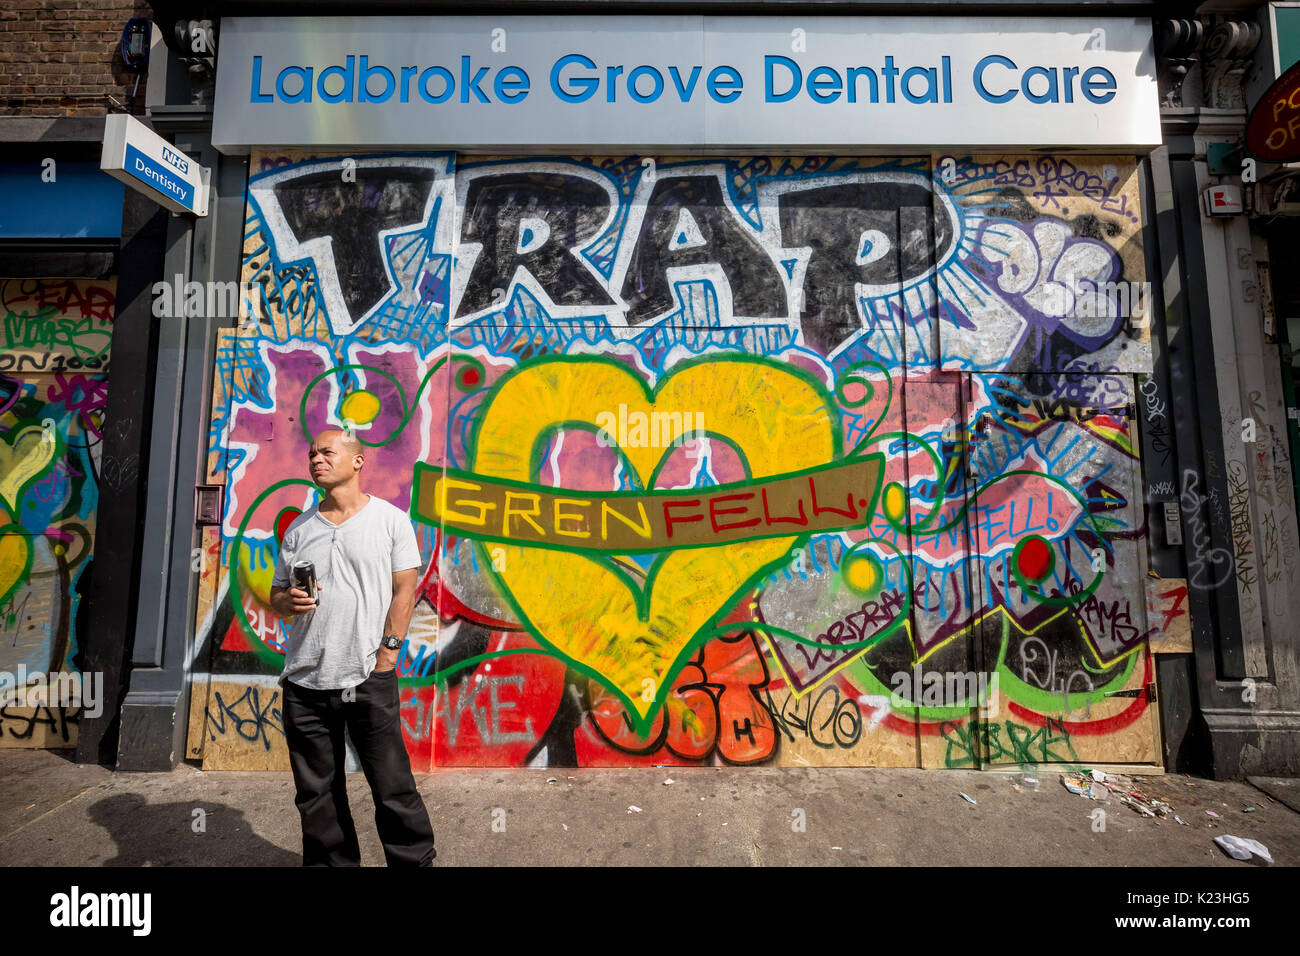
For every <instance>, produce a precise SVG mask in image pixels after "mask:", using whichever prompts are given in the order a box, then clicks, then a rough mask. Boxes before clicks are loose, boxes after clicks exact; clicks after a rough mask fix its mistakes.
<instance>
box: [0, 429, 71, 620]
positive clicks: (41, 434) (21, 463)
mask: <svg viewBox="0 0 1300 956" xmlns="http://www.w3.org/2000/svg"><path fill="white" fill-rule="evenodd" d="M61 447H62V445H61V443H60V441H59V439H58V435H57V434H55V433H52V432H51V433H47V432H46V430H45V429H44V428H41V427H39V426H32V427H30V428H24V429H22V430H21V431H19V432H18V433H17V434H16V435H14V437H13V440H12V441H10V440H9V439H5V440H4V441H0V520H3V519H7V523H6V524H5V526H4V527H3V528H0V605H2V604H5V603H7V602H8V600H9V599H10V598H11V597H13V595H14V593H15V592H16V591H17V590H18V588H20V587H21V586H22V584H23V582H24V581H26V580H27V573H28V571H30V570H31V566H32V548H31V541H30V540H29V538H30V535H29V533H28V532H27V530H26V529H25V528H24V527H23V526H22V525H21V524H19V523H18V522H17V517H18V514H17V512H18V507H19V503H20V502H21V501H22V497H23V492H24V491H26V490H27V488H28V487H29V486H30V485H31V484H32V483H33V482H35V481H36V480H37V479H39V478H40V477H41V476H42V475H44V474H45V473H46V472H47V471H49V469H50V467H51V466H52V465H53V464H54V459H55V457H56V456H57V455H58V454H59V451H60V449H61Z"/></svg>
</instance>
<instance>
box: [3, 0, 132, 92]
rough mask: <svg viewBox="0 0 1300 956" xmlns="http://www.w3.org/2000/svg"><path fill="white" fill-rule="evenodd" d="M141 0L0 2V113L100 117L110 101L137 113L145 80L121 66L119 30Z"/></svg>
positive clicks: (4, 0)
mask: <svg viewBox="0 0 1300 956" xmlns="http://www.w3.org/2000/svg"><path fill="white" fill-rule="evenodd" d="M150 14H151V10H150V6H149V4H148V3H146V2H144V0H0V115H7V116H102V115H104V114H105V113H106V112H108V109H109V105H110V103H109V99H108V97H109V96H112V97H113V98H114V99H116V100H117V101H118V102H119V103H121V104H122V105H123V106H134V109H133V110H132V111H133V112H137V113H143V112H144V88H145V81H146V80H145V77H144V75H141V79H140V86H139V90H138V91H137V94H136V96H135V100H134V103H133V104H132V102H131V89H132V86H133V85H134V83H135V78H136V74H134V73H132V72H131V71H130V70H128V69H127V68H126V66H125V65H124V64H123V63H122V54H121V52H120V50H119V46H120V44H121V38H122V28H123V27H124V26H126V21H127V20H129V19H130V18H131V17H148V16H150Z"/></svg>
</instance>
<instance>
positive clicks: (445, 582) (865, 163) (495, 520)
mask: <svg viewBox="0 0 1300 956" xmlns="http://www.w3.org/2000/svg"><path fill="white" fill-rule="evenodd" d="M500 20H501V23H499V24H498V23H497V22H496V21H493V23H488V22H487V21H482V22H480V21H476V20H474V19H472V18H455V19H452V20H444V21H434V20H432V19H416V18H411V19H405V20H403V19H384V18H376V19H375V20H372V21H367V26H366V28H365V31H361V29H360V28H359V27H358V28H357V29H341V28H340V26H339V23H338V21H324V20H312V19H302V20H277V21H266V20H262V21H252V20H239V19H235V20H227V21H226V22H225V24H224V25H223V46H222V54H221V55H222V60H221V65H220V69H219V71H218V98H217V112H216V121H215V122H216V126H215V132H214V141H215V142H216V143H217V144H218V145H219V146H220V147H221V148H223V149H226V150H229V151H231V152H247V153H248V154H249V157H250V159H249V175H248V182H247V196H246V204H245V211H246V227H245V230H244V241H243V248H242V261H241V262H240V264H239V277H240V279H241V281H243V282H244V283H246V286H245V290H246V291H245V302H244V309H243V312H244V316H243V319H242V320H241V322H240V324H239V326H238V327H233V328H229V329H226V330H223V332H222V333H221V336H220V338H219V341H218V348H217V360H216V362H215V365H214V367H213V369H212V377H211V396H212V399H211V416H210V421H209V423H208V425H209V428H208V435H209V444H208V448H207V452H208V454H207V475H206V480H207V482H209V483H211V484H219V485H223V486H224V498H223V501H224V514H223V515H222V520H221V523H220V524H219V525H213V526H211V527H209V528H207V529H206V531H205V534H206V537H205V540H204V547H203V548H202V551H201V556H200V564H201V569H200V574H201V581H202V591H201V599H200V606H199V611H198V615H197V619H196V621H195V624H194V648H193V655H192V661H193V665H192V666H193V673H192V677H193V683H192V690H191V707H190V726H189V735H188V745H187V756H189V757H191V758H195V759H201V760H202V761H203V766H204V767H205V768H210V769H232V768H243V769H287V766H288V762H287V753H286V749H285V742H284V735H283V728H282V724H281V720H280V695H281V689H280V687H279V686H278V684H277V678H278V676H279V673H280V671H281V668H282V665H283V655H284V648H285V642H286V640H287V630H286V622H281V621H280V620H278V619H277V618H276V617H275V615H274V614H273V613H272V611H271V609H270V607H269V604H268V596H269V589H270V584H271V575H272V572H273V569H274V565H275V560H276V555H277V553H278V540H279V537H280V536H281V535H282V534H283V531H284V529H285V527H286V526H287V524H288V523H289V522H290V521H291V520H292V519H293V517H295V516H296V515H297V514H299V513H301V512H302V511H304V510H306V509H308V508H310V507H311V506H312V505H313V504H315V503H316V501H317V500H318V492H317V491H316V489H315V488H314V486H313V485H312V483H311V481H310V479H309V477H308V474H307V468H306V454H307V446H308V443H309V440H310V436H311V435H313V434H315V433H316V432H318V431H320V430H321V429H324V428H326V427H330V426H333V427H347V428H350V429H352V430H353V432H354V433H355V434H356V435H357V437H358V438H360V439H361V440H362V442H363V443H364V445H365V446H366V449H367V456H366V466H365V469H364V471H363V487H364V489H365V490H366V491H368V492H370V493H371V494H374V495H378V496H379V497H382V498H384V499H386V500H388V501H390V502H392V503H394V504H396V505H397V506H399V507H401V508H403V509H408V510H409V512H410V514H411V517H412V521H413V522H414V524H415V527H416V530H417V535H418V536H419V539H420V542H421V547H422V553H423V556H424V561H425V563H424V566H423V568H422V571H421V582H420V588H419V600H418V603H417V607H416V612H415V617H414V619H413V622H412V625H411V628H410V631H409V633H408V635H407V640H406V644H405V647H404V649H403V652H402V659H401V663H400V665H399V672H400V674H401V678H402V680H401V687H402V691H401V697H402V711H401V717H402V723H403V731H404V734H405V736H406V740H407V744H408V748H409V751H410V753H411V756H412V765H413V767H414V768H415V769H416V770H417V771H419V770H424V769H429V768H432V767H441V766H466V765H482V766H527V765H533V766H575V765H576V766H621V765H630V766H635V765H651V764H655V765H657V764H666V765H679V764H700V763H704V764H710V763H716V762H727V763H732V764H764V765H799V766H806V765H824V766H920V767H934V768H943V767H964V768H972V767H982V766H990V765H999V764H1013V763H1014V764H1038V763H1077V762H1084V763H1088V764H1096V763H1115V764H1159V763H1160V762H1161V746H1160V737H1159V734H1160V731H1159V718H1158V714H1157V710H1156V707H1155V706H1154V700H1155V694H1156V687H1155V676H1154V674H1155V668H1154V664H1153V657H1152V646H1153V644H1158V643H1159V642H1161V641H1177V640H1178V639H1179V638H1178V633H1179V626H1180V625H1179V621H1180V619H1181V620H1182V621H1183V622H1185V620H1186V618H1185V614H1183V613H1181V612H1179V610H1178V607H1179V604H1180V602H1181V600H1182V598H1181V596H1180V589H1181V594H1185V587H1184V586H1183V584H1182V582H1180V581H1169V580H1161V579H1157V578H1154V577H1153V576H1152V575H1151V574H1150V573H1149V567H1148V558H1147V546H1146V534H1147V531H1146V529H1147V514H1146V505H1145V492H1144V488H1145V484H1144V480H1143V463H1142V455H1141V447H1142V443H1141V440H1140V436H1139V423H1138V420H1137V409H1138V407H1139V404H1140V403H1141V402H1142V401H1143V384H1144V382H1145V381H1146V375H1147V374H1148V373H1150V372H1151V370H1152V348H1151V338H1150V321H1151V309H1152V299H1151V294H1150V291H1149V289H1150V286H1149V285H1148V276H1147V268H1146V258H1145V254H1144V234H1145V230H1146V228H1147V217H1146V216H1145V215H1144V209H1143V201H1142V196H1141V189H1140V180H1141V165H1140V164H1141V162H1142V154H1143V152H1144V151H1145V150H1146V149H1148V148H1150V147H1151V146H1153V145H1155V144H1157V143H1158V141H1159V128H1158V123H1157V120H1156V104H1155V85H1154V79H1153V77H1152V75H1151V70H1152V60H1151V55H1150V42H1151V37H1150V27H1149V24H1146V23H1145V22H1143V21H1133V20H1123V21H1121V20H1116V21H1107V22H1106V24H1105V27H1106V28H1105V30H1103V31H1101V32H1102V34H1103V35H1102V37H1101V38H1100V39H1098V37H1096V36H1095V35H1094V34H1095V24H1084V23H1083V22H1082V21H1057V20H1050V21H1049V20H1042V21H1034V20H1026V19H1018V20H1014V21H1001V20H992V19H985V20H970V21H965V22H964V23H954V22H953V21H951V20H949V21H946V22H945V23H943V24H941V23H939V22H938V21H930V20H924V19H909V20H888V19H884V18H880V19H874V20H873V19H845V20H833V21H832V20H810V21H808V22H807V23H795V22H793V21H791V22H789V23H787V22H785V21H784V20H776V19H745V20H740V19H728V18H703V17H675V18H654V17H645V18H622V19H620V20H618V21H616V22H615V21H591V22H588V21H581V22H576V21H570V20H566V19H565V18H549V19H548V20H546V21H545V22H544V23H542V22H540V21H531V20H528V19H526V18H500ZM327 25H328V26H329V29H328V30H326V27H327ZM498 29H499V30H500V36H498V35H497V34H496V32H494V31H496V30H498ZM336 36H337V37H344V38H345V39H344V40H339V41H337V42H336V41H335V40H333V39H330V38H333V37H336ZM293 37H298V38H299V39H300V40H305V39H306V38H308V37H312V38H315V39H317V40H320V41H321V42H320V43H307V42H300V43H289V42H288V39H287V38H293ZM411 37H415V39H414V40H412V39H411ZM674 38H675V39H674ZM327 40H328V42H326V41H327ZM417 41H418V42H417ZM606 43H608V44H609V46H608V47H606V46H604V44H606ZM494 44H497V45H498V46H499V48H497V47H494ZM620 44H621V45H620ZM305 49H312V50H314V51H316V52H314V53H313V56H314V57H315V59H313V60H311V61H310V62H306V61H300V60H299V61H295V60H293V57H299V58H301V57H302V56H303V54H302V52H301V51H303V50H305ZM611 50H612V51H613V52H610V51H611ZM628 50H632V51H635V52H627V51H628ZM415 51H419V52H418V57H419V59H417V58H416V57H417V53H416V52H415ZM625 53H626V56H625ZM453 54H454V55H453ZM566 54H567V56H566ZM575 57H580V58H579V59H575ZM480 61H481V66H480ZM507 64H510V65H509V66H507ZM1035 64H1037V65H1035ZM616 67H617V69H615V68H616ZM484 68H488V70H487V72H484V73H482V75H480V74H479V71H480V70H482V69H484ZM381 70H382V71H381ZM331 71H333V72H331ZM796 77H797V78H796ZM521 94H526V95H521ZM313 97H314V98H313ZM512 97H514V99H512ZM782 97H784V99H783V98H782ZM791 109H794V110H798V111H799V114H800V118H798V119H797V121H789V117H790V116H791V114H790V113H789V112H788V111H789V110H791ZM512 110H513V111H514V113H516V114H518V123H512V122H511V117H512V115H513V114H512V113H511V112H510V111H512ZM841 110H848V112H840V111H841ZM476 111H477V112H476ZM818 111H822V112H820V113H819V112H818ZM381 114H382V117H386V118H380V119H378V120H376V122H379V123H381V124H382V123H386V124H388V126H387V127H386V128H385V129H384V130H382V131H380V132H372V131H370V130H369V128H368V127H367V126H366V123H367V122H368V119H367V118H368V117H372V116H376V117H378V116H380V115H381ZM394 117H396V119H394ZM444 117H445V122H444ZM609 117H612V119H611V120H610V123H609V125H608V127H602V126H601V124H602V122H603V120H604V119H605V118H609ZM354 120H357V122H356V123H354V122H353V121H354ZM849 120H851V124H850V125H851V128H848V127H846V126H845V125H844V124H845V123H846V122H849ZM300 121H301V123H303V124H305V125H295V124H296V123H299V122H300ZM475 123H477V124H479V125H478V126H477V127H475V126H474V124H475ZM674 123H677V124H679V125H678V127H677V135H675V136H674V135H673V134H672V133H671V130H672V129H673V128H674V127H673V124H674ZM638 124H639V129H638ZM548 129H549V131H550V135H551V137H552V138H551V139H550V140H549V141H547V140H546V139H545V138H544V137H545V136H546V134H547V131H548ZM475 130H477V131H478V132H477V135H476V134H475ZM746 142H748V143H749V144H750V145H743V144H744V143H746ZM572 144H580V146H574V145H572ZM647 144H649V146H650V147H651V148H645V147H646V145H647ZM753 144H762V145H761V146H756V145H753ZM1184 627H1185V624H1184ZM378 639H379V635H375V640H376V643H377V642H378Z"/></svg>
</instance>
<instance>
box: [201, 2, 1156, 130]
mask: <svg viewBox="0 0 1300 956" xmlns="http://www.w3.org/2000/svg"><path fill="white" fill-rule="evenodd" d="M221 30H222V32H221V50H220V54H219V60H218V67H217V89H216V104H215V116H214V123H213V142H214V143H215V144H216V145H217V147H218V148H220V149H223V150H225V151H229V152H246V151H247V150H248V149H249V148H252V147H262V146H279V147H287V146H304V147H331V148H342V149H352V148H379V147H414V146H418V147H449V148H457V149H492V148H504V149H509V148H512V147H522V148H537V147H549V148H552V149H558V150H572V149H592V148H598V147H604V146H617V147H619V148H620V149H626V148H629V147H632V148H642V147H644V148H656V149H678V148H685V149H698V148H713V147H728V148H734V147H743V148H745V149H747V150H750V149H762V148H770V147H776V148H790V147H797V148H800V149H809V148H819V147H835V148H844V147H871V148H873V149H880V148H883V149H886V150H891V149H892V150H899V151H901V150H905V149H923V150H926V151H929V150H931V149H935V148H949V147H952V148H956V147H966V148H976V149H978V148H1006V147H1011V148H1015V147H1048V148H1058V147H1071V146H1075V147H1086V148H1093V149H1110V148H1115V149H1121V150H1128V151H1136V150H1145V149H1149V148H1151V147H1153V146H1156V145H1158V144H1159V143H1160V121H1159V106H1158V97H1157V92H1156V79H1155V57H1154V54H1153V49H1152V38H1151V23H1150V21H1149V20H1142V19H1135V18H1118V17H1110V18H1105V17H1086V18H1085V17H1076V18H1045V17H1039V18H1034V17H1009V18H994V17H979V18H975V17H946V16H945V17H812V16H809V17H793V16H792V17H726V16H630V17H622V16H620V17H578V16H570V17H527V16H513V17H504V16H503V17H495V16H493V17H431V16H430V17H364V18H347V17H330V18H317V17H288V18H275V17H266V18H264V17H257V18H246V17H228V18H224V19H223V20H222V27H221Z"/></svg>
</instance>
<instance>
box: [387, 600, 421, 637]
mask: <svg viewBox="0 0 1300 956" xmlns="http://www.w3.org/2000/svg"><path fill="white" fill-rule="evenodd" d="M414 611H415V590H414V589H411V590H409V591H408V590H406V589H402V590H400V591H395V592H393V603H392V604H390V605H388V614H387V615H386V616H385V617H384V634H385V635H388V634H396V635H397V636H398V637H403V638H404V637H406V629H407V628H408V627H410V626H411V614H412V613H414Z"/></svg>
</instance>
